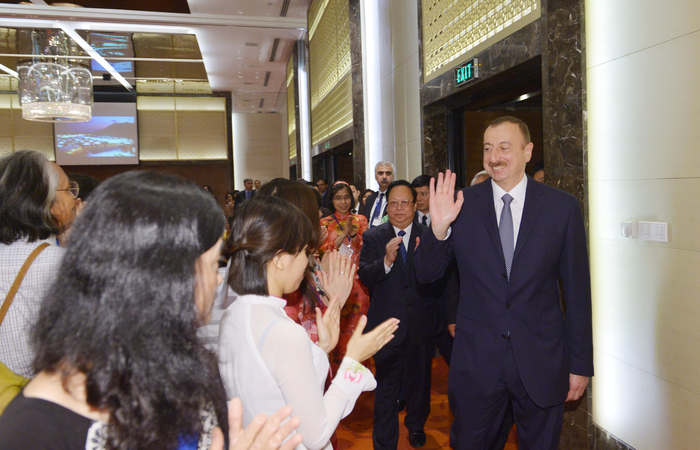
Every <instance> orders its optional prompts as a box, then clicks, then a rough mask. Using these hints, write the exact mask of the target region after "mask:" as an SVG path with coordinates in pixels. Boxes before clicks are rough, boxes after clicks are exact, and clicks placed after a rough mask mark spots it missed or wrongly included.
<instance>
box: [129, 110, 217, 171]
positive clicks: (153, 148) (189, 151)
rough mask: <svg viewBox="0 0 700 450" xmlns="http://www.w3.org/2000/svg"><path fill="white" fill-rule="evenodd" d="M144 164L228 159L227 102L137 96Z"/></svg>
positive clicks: (140, 149) (141, 154)
mask: <svg viewBox="0 0 700 450" xmlns="http://www.w3.org/2000/svg"><path fill="white" fill-rule="evenodd" d="M136 108H137V110H138V114H139V144H140V145H139V147H140V148H139V153H140V159H141V160H142V161H155V160H204V159H226V158H227V157H228V139H227V130H226V100H225V99H224V98H220V97H138V98H137V103H136Z"/></svg>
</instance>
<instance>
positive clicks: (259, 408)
mask: <svg viewBox="0 0 700 450" xmlns="http://www.w3.org/2000/svg"><path fill="white" fill-rule="evenodd" d="M312 238H313V229H312V225H311V222H310V221H309V219H308V218H307V217H306V216H305V215H304V214H303V213H302V212H301V211H300V210H299V209H298V208H296V207H294V206H292V205H290V204H289V203H287V202H285V201H283V200H281V199H279V198H275V197H271V196H266V195H260V196H258V197H256V198H255V199H253V200H251V201H249V202H246V203H245V204H244V205H243V207H242V208H241V210H240V212H237V213H236V216H235V217H234V220H233V227H232V229H231V236H230V239H229V241H230V243H231V244H232V246H233V253H232V256H231V270H230V275H229V278H228V282H229V284H230V286H231V288H232V289H233V290H234V291H236V292H237V293H238V294H239V297H238V298H237V299H236V301H235V302H234V303H233V304H232V305H231V306H229V308H228V309H227V310H226V312H225V313H224V316H223V318H222V320H221V333H220V335H219V369H220V371H221V376H222V379H223V380H224V385H225V386H226V392H227V394H228V395H229V397H241V399H242V400H243V404H244V415H243V423H244V424H246V423H247V422H248V421H249V420H251V418H252V417H253V416H254V415H255V414H257V413H260V412H263V413H266V414H268V413H270V412H272V411H275V410H277V409H279V407H280V406H283V405H286V404H288V405H290V406H292V407H293V410H294V415H295V416H296V417H299V418H300V419H301V424H300V425H299V427H298V431H299V432H300V433H301V434H302V436H303V441H302V444H303V445H302V446H300V447H298V448H310V449H330V448H331V444H330V436H331V434H332V433H333V432H334V431H335V428H336V427H337V425H338V423H339V421H340V420H341V419H342V418H343V417H345V416H346V415H348V414H349V413H350V411H352V408H353V406H354V404H355V401H356V400H357V397H358V396H359V395H360V394H361V393H362V392H363V391H365V390H371V389H374V387H375V386H376V382H375V381H374V377H373V376H372V373H371V372H370V371H369V370H367V368H365V367H364V366H362V365H361V364H359V363H358V361H363V360H365V359H367V358H369V357H370V356H372V355H373V354H374V353H376V352H377V351H378V350H379V349H380V348H381V347H383V346H384V345H385V344H386V343H387V342H389V341H390V340H391V339H392V337H393V334H392V333H393V332H394V331H395V330H396V328H397V326H398V320H396V319H389V320H387V321H386V322H385V323H383V324H381V325H379V326H378V327H376V328H375V329H374V330H372V331H371V332H369V333H367V334H365V335H363V334H362V331H363V329H364V325H365V324H366V323H367V319H366V317H365V318H363V319H361V321H360V324H359V325H358V327H357V330H356V332H355V334H354V335H353V337H352V338H351V339H350V342H349V343H348V348H347V353H346V357H345V359H344V360H343V363H342V365H341V367H340V371H339V372H338V374H337V375H336V376H335V377H334V378H333V381H332V383H331V385H330V387H329V388H328V390H327V391H326V392H325V394H324V392H323V386H324V382H325V379H326V376H327V374H328V368H329V363H328V357H327V353H328V352H329V351H330V349H332V348H334V347H335V344H336V343H337V340H338V329H339V312H340V308H339V299H338V296H337V295H336V296H334V298H333V299H332V300H331V302H330V304H329V306H328V309H327V310H326V312H325V314H322V313H321V310H320V309H317V310H316V315H317V320H316V323H317V326H318V345H316V344H314V343H313V342H312V341H311V340H310V339H309V337H308V335H307V333H306V331H305V330H304V329H303V328H302V327H301V326H299V325H298V324H296V323H294V321H292V320H291V319H290V318H289V317H288V316H287V315H286V313H285V312H284V306H285V305H286V302H285V300H283V299H282V298H281V297H282V295H284V294H285V293H290V292H293V291H295V290H296V289H298V288H299V284H300V283H301V280H302V279H303V278H304V273H305V272H306V268H307V267H308V254H307V252H308V251H309V245H308V243H309V241H311V240H312ZM329 276H331V277H338V276H343V274H341V273H331V274H329Z"/></svg>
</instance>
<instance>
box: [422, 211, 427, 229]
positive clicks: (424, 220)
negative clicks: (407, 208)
mask: <svg viewBox="0 0 700 450" xmlns="http://www.w3.org/2000/svg"><path fill="white" fill-rule="evenodd" d="M423 227H424V228H428V216H426V215H425V214H424V215H423Z"/></svg>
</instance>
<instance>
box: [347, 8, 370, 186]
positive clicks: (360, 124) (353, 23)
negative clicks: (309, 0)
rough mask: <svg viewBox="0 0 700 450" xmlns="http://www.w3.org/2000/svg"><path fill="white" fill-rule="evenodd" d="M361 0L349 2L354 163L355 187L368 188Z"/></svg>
mask: <svg viewBox="0 0 700 450" xmlns="http://www.w3.org/2000/svg"><path fill="white" fill-rule="evenodd" d="M360 1H361V0H349V2H348V3H349V6H350V64H351V66H350V76H351V77H352V129H353V138H352V147H353V148H352V161H353V166H354V168H355V185H356V186H366V182H367V180H366V179H365V178H366V177H365V159H366V155H365V111H364V108H365V104H364V93H363V80H362V15H361V11H360Z"/></svg>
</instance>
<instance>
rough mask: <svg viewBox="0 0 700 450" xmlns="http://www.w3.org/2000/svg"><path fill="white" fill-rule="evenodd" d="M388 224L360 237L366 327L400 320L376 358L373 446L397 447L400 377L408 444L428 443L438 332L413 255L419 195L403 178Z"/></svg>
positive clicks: (428, 290) (396, 185)
mask: <svg viewBox="0 0 700 450" xmlns="http://www.w3.org/2000/svg"><path fill="white" fill-rule="evenodd" d="M387 209H388V211H389V212H388V215H389V221H388V222H386V223H383V224H381V225H379V226H377V227H375V228H372V229H371V230H367V231H365V233H364V234H363V235H362V239H363V244H362V252H361V253H360V268H359V270H358V274H359V276H360V280H362V283H364V285H365V286H367V288H368V289H369V295H370V305H369V311H368V312H367V329H368V330H371V329H373V328H374V327H375V326H377V325H379V324H381V323H382V322H383V321H384V320H386V319H389V318H391V317H395V318H397V319H399V320H400V321H401V322H400V323H399V328H398V330H396V332H395V333H394V339H393V340H392V341H391V342H390V343H389V344H388V345H386V346H385V347H384V348H382V349H381V350H380V351H379V352H377V354H376V355H374V362H375V365H376V369H377V375H376V379H377V389H376V390H375V393H374V430H373V432H372V439H373V442H374V448H375V449H376V450H378V449H396V447H397V444H398V440H399V420H398V415H399V411H398V404H397V400H398V399H399V391H400V389H401V383H402V375H404V372H405V375H406V377H405V378H406V419H405V420H404V424H405V425H406V428H408V432H409V442H410V444H411V446H413V447H422V446H423V445H425V439H426V436H425V432H424V431H423V427H424V426H425V422H426V420H427V419H428V415H429V414H430V369H431V362H432V356H433V353H434V348H433V336H434V334H435V330H436V311H435V299H434V298H433V297H432V296H433V295H434V294H433V291H434V289H433V287H431V286H421V285H419V284H418V283H417V282H416V273H415V267H414V253H415V249H416V247H417V246H418V243H419V238H420V236H421V234H422V229H421V227H420V225H418V224H415V223H414V222H413V216H414V214H415V212H416V191H415V189H414V188H413V187H412V186H411V184H410V183H408V182H407V181H405V180H399V181H395V182H393V183H391V184H390V185H389V187H388V189H387Z"/></svg>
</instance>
